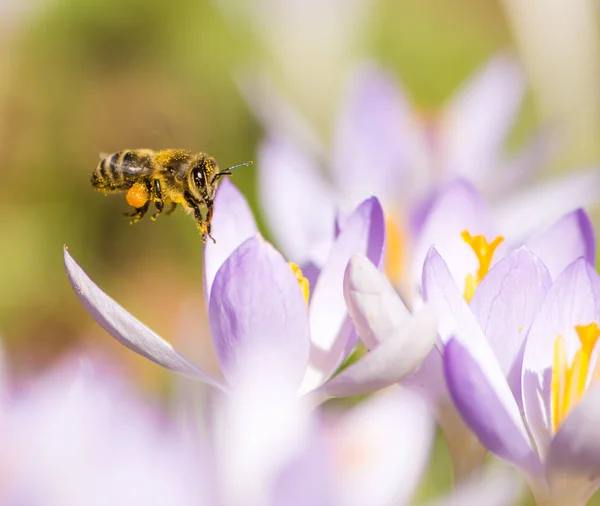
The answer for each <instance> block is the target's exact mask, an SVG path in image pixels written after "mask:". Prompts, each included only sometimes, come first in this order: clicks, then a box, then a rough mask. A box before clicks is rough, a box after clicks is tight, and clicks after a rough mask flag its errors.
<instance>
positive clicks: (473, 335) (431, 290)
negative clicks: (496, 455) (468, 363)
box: [423, 248, 524, 430]
mask: <svg viewBox="0 0 600 506" xmlns="http://www.w3.org/2000/svg"><path fill="white" fill-rule="evenodd" d="M423 288H424V291H425V300H426V301H427V302H429V303H430V304H431V307H432V308H433V309H434V311H435V313H436V315H437V317H438V321H439V327H438V332H439V335H440V337H441V339H442V341H443V342H444V343H448V341H449V340H451V339H452V340H456V341H457V342H459V343H460V344H461V346H463V347H464V348H465V350H466V352H465V353H468V354H469V356H471V357H473V360H474V361H475V362H476V363H477V364H479V365H478V367H481V370H482V373H483V374H484V376H485V378H486V384H487V385H489V388H491V389H493V390H494V396H495V398H496V399H497V400H498V402H500V403H501V404H502V405H503V406H504V408H503V409H504V411H505V412H506V414H507V416H509V417H510V418H511V420H512V421H513V422H512V423H513V424H514V425H515V426H516V427H524V426H523V420H522V418H521V414H520V411H519V407H518V404H517V403H516V401H515V398H514V396H513V394H512V392H511V390H510V387H509V386H508V383H507V381H506V378H505V376H504V373H503V372H502V368H501V367H500V364H499V362H498V360H497V358H496V356H495V355H494V352H493V351H492V348H491V347H490V345H489V343H488V342H487V339H486V337H485V335H484V333H483V331H482V329H481V327H480V326H479V323H478V322H477V320H476V319H475V315H474V314H473V313H472V312H471V310H470V308H469V306H468V305H467V303H466V301H465V300H464V298H463V297H462V295H461V293H460V291H459V290H458V287H457V286H456V283H455V282H454V280H453V279H452V276H451V275H450V271H449V270H448V267H447V266H446V264H445V262H444V260H443V259H442V258H441V257H440V256H439V254H438V253H437V251H436V250H435V248H432V250H431V253H430V254H429V256H428V257H427V260H426V262H425V267H424V269H423ZM455 400H456V399H455ZM523 430H524V429H523Z"/></svg>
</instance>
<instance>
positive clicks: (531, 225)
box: [493, 168, 600, 243]
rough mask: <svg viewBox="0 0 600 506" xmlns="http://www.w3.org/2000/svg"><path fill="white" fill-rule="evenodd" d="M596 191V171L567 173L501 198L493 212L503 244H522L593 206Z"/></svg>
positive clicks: (598, 183) (598, 174)
mask: <svg viewBox="0 0 600 506" xmlns="http://www.w3.org/2000/svg"><path fill="white" fill-rule="evenodd" d="M598 187H600V170H599V169H598V168H592V169H588V170H580V171H578V172H571V173H570V174H568V175H565V176H562V177H556V178H554V179H552V180H549V181H546V182H544V183H541V184H537V185H536V186H533V187H530V188H524V189H523V190H521V191H520V192H514V193H513V194H511V196H510V197H508V198H504V199H503V200H502V202H501V203H500V205H498V206H497V207H495V208H494V209H493V215H494V220H495V222H496V223H497V225H498V230H502V233H503V235H504V237H506V240H507V241H509V242H513V243H514V242H518V241H522V240H523V239H524V238H526V237H527V236H528V235H531V233H532V232H534V231H536V230H539V229H540V227H544V226H550V225H551V224H552V222H553V221H555V220H558V219H559V218H561V217H562V216H564V215H565V214H566V213H568V212H570V211H573V210H575V209H579V208H583V207H587V206H590V205H593V204H595V203H597V202H598Z"/></svg>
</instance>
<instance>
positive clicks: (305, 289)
mask: <svg viewBox="0 0 600 506" xmlns="http://www.w3.org/2000/svg"><path fill="white" fill-rule="evenodd" d="M288 265H289V266H290V267H291V269H292V272H293V273H294V276H296V280H297V281H298V284H299V285H300V289H301V290H302V295H304V300H305V301H306V303H307V304H308V296H309V294H310V286H309V283H308V279H306V278H305V277H304V274H302V269H300V267H299V266H298V264H295V263H294V262H288Z"/></svg>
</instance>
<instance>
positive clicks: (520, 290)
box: [470, 247, 552, 401]
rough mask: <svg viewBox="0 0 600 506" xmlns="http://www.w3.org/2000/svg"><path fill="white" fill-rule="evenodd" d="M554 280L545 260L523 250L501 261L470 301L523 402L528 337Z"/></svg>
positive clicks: (505, 372) (518, 396)
mask: <svg viewBox="0 0 600 506" xmlns="http://www.w3.org/2000/svg"><path fill="white" fill-rule="evenodd" d="M551 285H552V279H551V278H550V273H549V272H548V269H547V268H546V266H545V265H544V264H543V263H542V261H541V260H540V259H539V258H538V257H536V256H535V255H534V254H533V253H531V252H530V251H529V250H527V249H526V248H524V247H522V248H519V249H517V250H515V251H513V252H511V253H510V254H509V255H507V256H506V257H504V258H503V259H502V260H500V261H499V262H498V263H497V264H496V265H495V266H494V267H493V268H492V269H491V270H490V272H489V273H488V274H487V275H486V276H485V278H484V279H483V281H482V282H481V283H480V285H479V286H478V287H477V290H475V294H474V295H473V298H472V300H471V304H470V307H471V311H473V314H475V316H476V317H477V320H478V321H479V324H480V325H481V328H482V329H483V331H484V333H485V336H486V338H487V340H488V342H489V343H490V346H491V347H492V349H493V350H494V353H495V355H496V358H497V359H498V362H499V363H500V367H502V371H503V372H504V375H505V376H506V378H507V379H508V382H509V385H510V387H511V390H512V392H513V394H514V395H515V398H516V399H517V400H518V401H520V399H521V360H522V353H523V346H524V343H525V338H526V337H527V333H528V332H529V327H530V326H531V323H532V322H533V319H534V318H535V316H536V315H537V313H538V311H539V309H540V307H541V306H542V303H543V302H544V300H545V298H546V294H547V293H548V290H549V288H550V286H551Z"/></svg>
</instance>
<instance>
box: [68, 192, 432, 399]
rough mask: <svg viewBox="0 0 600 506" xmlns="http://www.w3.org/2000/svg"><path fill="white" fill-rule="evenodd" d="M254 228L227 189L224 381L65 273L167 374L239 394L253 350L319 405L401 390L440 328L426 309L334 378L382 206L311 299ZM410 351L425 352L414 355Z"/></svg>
mask: <svg viewBox="0 0 600 506" xmlns="http://www.w3.org/2000/svg"><path fill="white" fill-rule="evenodd" d="M253 223H254V222H253V218H252V215H251V214H250V213H249V210H248V206H247V204H246V202H245V200H244V199H243V197H242V196H241V194H240V193H239V192H238V191H237V189H235V187H234V186H233V185H232V184H231V183H229V182H227V181H225V182H223V183H222V185H221V186H220V188H219V191H218V194H217V196H216V199H215V213H214V218H213V230H214V236H215V238H216V239H217V243H216V244H215V245H208V246H207V248H206V252H205V253H206V254H205V269H204V273H205V277H206V280H205V287H206V292H207V297H206V299H207V307H208V316H209V322H210V330H211V336H212V339H213V343H214V346H215V351H216V354H217V358H218V360H219V363H220V366H221V372H222V373H223V376H224V378H223V379H221V378H216V377H213V376H211V375H210V374H208V373H207V372H205V371H204V370H203V369H202V368H200V367H199V366H197V365H195V364H193V363H192V362H191V361H190V360H188V359H186V358H185V357H183V356H182V355H181V354H180V353H178V352H177V351H175V350H174V349H173V347H172V346H171V345H169V344H168V343H167V342H166V341H164V340H163V339H161V338H160V337H159V336H157V335H156V334H155V333H154V332H152V331H151V330H150V329H149V328H147V327H146V326H144V325H143V324H142V323H140V322H139V321H138V320H136V319H135V318H134V317H133V316H131V315H130V314H129V313H127V312H126V311H125V310H124V309H123V308H122V307H121V306H119V305H118V304H116V303H115V302H114V301H113V300H112V299H110V298H109V297H108V296H107V295H106V294H104V293H103V292H102V291H101V290H100V289H99V288H98V287H97V286H96V285H95V284H94V283H93V282H92V281H91V280H90V279H89V278H88V277H87V275H86V274H85V273H84V272H83V270H81V268H80V267H79V266H78V265H77V264H76V263H75V261H74V260H73V259H72V257H71V256H70V255H69V253H68V252H67V251H66V250H65V265H66V269H67V273H68V276H69V279H70V281H71V283H72V285H73V287H74V289H75V293H76V294H77V296H78V297H79V299H80V300H81V302H82V303H83V305H84V307H85V308H86V309H87V310H88V312H89V313H90V314H91V315H92V317H94V319H96V321H97V322H98V323H99V324H100V325H102V326H103V327H104V328H105V329H106V330H107V331H108V332H109V333H110V334H111V335H112V336H113V337H114V338H116V339H117V340H118V341H119V342H121V343H122V344H124V345H125V346H127V347H128V348H130V349H132V350H133V351H135V352H137V353H139V354H141V355H143V356H145V357H147V358H149V359H150V360H153V361H154V362H156V363H158V364H160V365H162V366H163V367H166V368H168V369H171V370H172V371H175V372H178V373H181V374H184V375H188V376H191V377H194V378H196V379H198V380H200V381H203V382H204V383H207V384H209V385H212V386H214V387H216V388H219V389H222V390H228V389H229V387H230V386H231V382H232V381H234V378H233V375H232V371H233V370H235V369H236V368H237V367H239V363H240V360H241V358H240V357H242V356H244V357H245V356H248V353H247V350H248V349H254V348H256V349H264V348H269V347H270V348H271V350H272V351H271V353H274V354H276V355H278V356H280V358H281V360H283V361H284V362H285V363H288V364H289V366H288V367H287V368H286V371H285V373H286V374H287V375H288V376H289V380H290V381H291V382H293V383H294V384H295V385H296V390H297V391H298V392H299V393H301V394H305V393H308V392H311V395H312V396H313V398H314V399H315V402H320V401H323V400H325V399H327V398H328V397H339V396H352V395H359V394H365V393H369V392H372V391H375V390H378V389H380V388H383V387H385V386H388V385H390V384H393V383H395V382H396V381H398V380H399V379H400V378H401V377H402V376H404V375H405V374H407V373H408V372H410V371H411V370H413V369H414V368H415V367H417V366H418V364H419V362H420V360H421V359H422V358H423V357H424V356H426V355H427V353H428V352H429V351H430V349H431V347H432V346H433V342H434V340H435V333H436V330H435V321H434V319H433V318H432V316H431V311H430V310H428V309H424V310H423V311H420V312H419V313H417V314H415V315H414V316H413V317H411V318H408V319H407V320H406V325H405V326H404V328H403V331H402V332H400V333H399V334H398V335H397V339H393V340H389V341H388V342H386V343H382V346H380V347H378V348H376V349H373V350H372V352H371V353H369V354H368V355H366V356H365V357H363V358H362V359H361V360H360V361H358V362H356V363H355V364H353V365H352V366H350V367H348V368H346V369H345V370H344V371H343V372H341V373H340V374H338V375H337V376H335V377H333V378H332V376H333V374H334V373H335V371H336V369H337V368H338V366H339V365H340V364H341V363H342V362H343V360H344V359H345V358H346V357H347V356H348V355H349V353H350V352H351V350H352V348H353V347H354V346H355V344H356V342H357V337H356V333H355V330H354V328H353V326H352V323H351V321H350V319H349V317H348V315H347V310H346V306H345V303H344V298H343V289H342V286H343V275H344V269H345V267H346V263H347V261H348V259H349V258H350V257H351V256H352V255H353V254H355V253H357V252H363V253H364V254H366V255H367V256H368V257H369V258H370V259H371V260H372V261H374V262H375V263H379V262H380V259H381V255H382V252H383V240H384V237H383V216H382V212H381V207H380V206H379V203H378V202H377V200H376V199H374V198H373V199H370V200H368V201H365V202H364V203H363V204H361V205H360V206H359V207H358V208H357V209H356V211H355V212H354V213H353V214H352V215H350V216H349V217H348V219H347V220H346V221H345V223H344V227H343V228H342V229H341V230H340V231H339V234H338V235H337V237H336V239H335V242H334V244H333V246H332V248H331V252H330V255H329V258H328V261H327V262H326V264H325V265H324V266H323V268H322V269H321V271H320V272H319V274H318V278H317V280H316V282H315V285H314V289H313V290H312V293H310V294H309V287H308V280H307V279H306V278H305V277H304V276H303V275H302V272H301V270H300V269H299V268H298V266H297V265H295V264H294V265H291V266H290V264H289V263H288V262H287V261H286V260H285V259H284V258H283V256H282V255H281V254H280V253H279V252H278V251H277V250H276V249H275V248H273V246H271V245H270V244H269V243H267V242H266V241H265V240H264V239H263V238H262V237H261V236H260V235H258V234H256V233H252V232H253V231H254V227H255V225H254V224H253ZM248 232H250V235H249V234H248ZM414 343H418V344H417V346H415V345H414ZM407 349H415V350H416V349H418V350H419V351H418V352H416V351H415V352H414V353H411V354H407V353H406V350H407ZM407 357H410V358H407ZM253 363H256V364H258V362H253ZM257 367H259V366H258V365H257Z"/></svg>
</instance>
